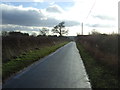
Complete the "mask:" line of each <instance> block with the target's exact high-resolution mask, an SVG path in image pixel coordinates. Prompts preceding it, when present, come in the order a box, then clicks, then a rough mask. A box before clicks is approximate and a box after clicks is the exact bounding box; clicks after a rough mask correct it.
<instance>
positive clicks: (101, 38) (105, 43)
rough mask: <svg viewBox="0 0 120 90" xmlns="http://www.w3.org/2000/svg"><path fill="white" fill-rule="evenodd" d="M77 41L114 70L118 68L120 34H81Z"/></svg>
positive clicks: (99, 60)
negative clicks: (119, 35) (119, 40)
mask: <svg viewBox="0 0 120 90" xmlns="http://www.w3.org/2000/svg"><path fill="white" fill-rule="evenodd" d="M77 42H79V43H81V44H82V45H83V46H84V48H85V49H86V50H87V51H88V52H90V54H91V55H92V56H93V57H94V58H95V59H96V60H97V61H98V62H100V63H102V64H103V65H105V66H107V67H109V68H110V69H112V70H115V71H117V70H118V35H105V34H98V35H82V36H80V35H79V36H77Z"/></svg>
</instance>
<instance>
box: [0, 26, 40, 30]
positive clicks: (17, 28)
mask: <svg viewBox="0 0 120 90" xmlns="http://www.w3.org/2000/svg"><path fill="white" fill-rule="evenodd" d="M15 30H20V31H21V30H23V31H39V28H37V27H29V26H19V25H2V31H15Z"/></svg>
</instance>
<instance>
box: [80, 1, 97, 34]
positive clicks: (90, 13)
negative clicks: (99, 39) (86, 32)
mask: <svg viewBox="0 0 120 90" xmlns="http://www.w3.org/2000/svg"><path fill="white" fill-rule="evenodd" d="M95 4H96V0H95V1H94V3H93V5H92V7H91V9H90V11H89V13H88V15H87V17H86V18H85V19H84V20H83V21H84V22H85V21H86V20H87V19H88V17H89V15H90V14H91V12H92V10H93V8H94V6H95ZM81 27H82V35H83V22H82V23H81Z"/></svg>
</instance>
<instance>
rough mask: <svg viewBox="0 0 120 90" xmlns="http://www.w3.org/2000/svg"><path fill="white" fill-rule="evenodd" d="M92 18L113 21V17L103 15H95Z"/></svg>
mask: <svg viewBox="0 0 120 90" xmlns="http://www.w3.org/2000/svg"><path fill="white" fill-rule="evenodd" d="M93 17H95V18H99V19H102V20H115V18H114V17H110V16H104V15H96V16H93Z"/></svg>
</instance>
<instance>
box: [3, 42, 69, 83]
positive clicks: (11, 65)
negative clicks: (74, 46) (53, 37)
mask: <svg viewBox="0 0 120 90" xmlns="http://www.w3.org/2000/svg"><path fill="white" fill-rule="evenodd" d="M67 43H68V42H64V43H60V44H58V45H55V46H51V47H44V48H41V49H38V50H32V51H29V52H27V53H24V54H22V55H20V56H18V57H17V58H15V59H12V60H10V61H9V62H7V63H5V64H3V65H2V78H3V81H4V80H5V79H7V78H8V77H10V76H11V75H13V74H14V73H16V72H18V71H20V70H22V69H23V68H25V67H27V66H29V65H30V64H32V63H33V62H35V61H37V60H39V59H40V58H43V57H44V56H47V55H48V54H50V53H52V52H54V51H55V50H57V49H58V48H60V47H62V46H63V45H65V44H67Z"/></svg>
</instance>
